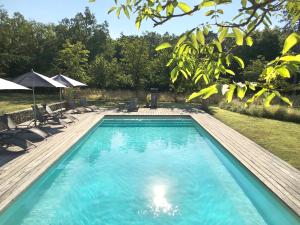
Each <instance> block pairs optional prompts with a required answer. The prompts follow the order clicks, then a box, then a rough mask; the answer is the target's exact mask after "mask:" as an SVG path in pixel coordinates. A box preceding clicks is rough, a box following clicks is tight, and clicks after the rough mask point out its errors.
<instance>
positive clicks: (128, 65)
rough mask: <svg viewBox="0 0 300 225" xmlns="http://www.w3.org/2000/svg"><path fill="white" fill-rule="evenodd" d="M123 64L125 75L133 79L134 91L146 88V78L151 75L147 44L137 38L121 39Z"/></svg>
mask: <svg viewBox="0 0 300 225" xmlns="http://www.w3.org/2000/svg"><path fill="white" fill-rule="evenodd" d="M119 43H120V45H121V52H120V54H121V59H120V61H121V64H122V68H123V70H124V72H125V74H126V75H127V76H129V77H131V79H132V81H133V88H134V90H136V91H138V90H139V89H141V88H142V87H143V86H144V78H145V77H147V75H148V74H149V67H148V63H149V48H148V45H147V42H146V41H145V40H143V39H142V38H139V37H136V36H130V37H124V36H123V37H121V38H120V39H119Z"/></svg>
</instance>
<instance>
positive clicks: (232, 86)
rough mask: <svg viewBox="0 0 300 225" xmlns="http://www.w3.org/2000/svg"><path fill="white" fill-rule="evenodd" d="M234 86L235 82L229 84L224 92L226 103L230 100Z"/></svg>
mask: <svg viewBox="0 0 300 225" xmlns="http://www.w3.org/2000/svg"><path fill="white" fill-rule="evenodd" d="M235 88H236V85H235V84H230V86H229V90H228V92H227V93H226V100H227V102H228V103H230V102H231V101H232V98H233V93H234V90H235Z"/></svg>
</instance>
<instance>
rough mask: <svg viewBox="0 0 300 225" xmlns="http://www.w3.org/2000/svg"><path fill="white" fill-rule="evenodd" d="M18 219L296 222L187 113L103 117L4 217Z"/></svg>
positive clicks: (243, 224) (147, 223) (239, 224)
mask: <svg viewBox="0 0 300 225" xmlns="http://www.w3.org/2000/svg"><path fill="white" fill-rule="evenodd" d="M0 224H1V225H4V224H5V225H10V224H11V225H15V224H30V225H31V224H32V225H35V224H38V225H42V224H51V225H57V224H64V225H65V224H92V225H93V224H95V225H96V224H97V225H98V224H101V225H102V224H108V225H115V224H122V225H123V224H133V225H136V224H140V225H151V224H164V225H165V224H182V225H185V224H187V225H190V224H212V225H215V224H219V225H223V224H224V225H253V224H256V225H264V224H268V225H296V224H300V220H299V217H297V216H296V215H295V214H294V213H293V212H292V211H290V210H289V209H288V208H287V207H286V206H285V205H284V204H283V203H282V202H281V201H279V200H278V199H277V197H276V196H274V195H273V193H271V192H270V191H269V190H268V189H267V188H266V187H265V186H264V185H263V184H262V183H261V182H260V181H258V180H257V179H256V178H255V177H254V176H252V175H251V173H250V172H249V171H248V170H247V169H246V168H244V167H243V166H242V165H241V164H240V163H239V162H238V161H236V160H235V159H234V157H232V156H231V155H230V154H229V153H228V152H227V151H226V150H225V149H224V148H223V147H222V146H221V145H220V144H219V143H218V142H216V141H215V140H214V139H213V138H212V137H211V136H210V135H209V134H208V133H207V132H206V131H205V130H204V129H202V128H201V127H200V126H199V125H198V124H197V123H196V122H194V121H193V120H192V119H191V118H189V117H105V118H104V119H102V120H101V121H100V122H99V124H98V125H97V126H96V127H94V128H93V129H92V130H91V131H90V132H89V133H88V134H87V135H86V136H85V137H84V138H82V139H81V140H80V141H79V142H78V143H77V144H76V145H75V146H73V147H72V149H70V151H69V152H68V153H67V154H66V155H64V156H63V158H62V159H60V160H59V161H58V162H57V163H55V164H54V165H53V166H52V167H51V168H49V170H47V172H46V173H45V174H44V175H43V176H41V177H40V178H39V179H38V180H37V181H36V182H35V183H34V184H33V185H32V186H31V187H30V188H29V189H27V190H26V191H25V192H24V193H23V194H22V195H21V196H20V197H19V198H18V199H17V200H16V201H15V202H14V203H13V204H12V205H11V206H10V207H8V208H7V209H6V210H5V211H4V212H3V213H2V214H1V215H0Z"/></svg>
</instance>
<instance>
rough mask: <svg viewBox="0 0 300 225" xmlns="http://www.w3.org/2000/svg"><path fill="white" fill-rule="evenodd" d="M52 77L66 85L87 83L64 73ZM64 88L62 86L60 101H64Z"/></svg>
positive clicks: (74, 85) (83, 85)
mask: <svg viewBox="0 0 300 225" xmlns="http://www.w3.org/2000/svg"><path fill="white" fill-rule="evenodd" d="M51 79H53V80H55V81H57V82H59V83H61V84H63V85H65V86H66V87H86V86H87V84H84V83H81V82H79V81H77V80H74V79H72V78H70V77H67V76H64V75H62V74H58V75H55V76H53V77H51ZM61 92H62V88H60V102H62V93H61Z"/></svg>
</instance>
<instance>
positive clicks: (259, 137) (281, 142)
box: [210, 107, 300, 169]
mask: <svg viewBox="0 0 300 225" xmlns="http://www.w3.org/2000/svg"><path fill="white" fill-rule="evenodd" d="M210 109H211V113H212V115H213V116H214V117H216V118H217V119H219V120H220V121H222V122H223V123H225V124H227V125H228V126H230V127H232V128H233V129H235V130H236V131H238V132H240V133H241V134H243V135H245V136H246V137H248V138H250V139H251V140H253V141H255V142H256V143H257V144H259V145H261V146H262V147H264V148H265V149H267V150H269V151H270V152H272V153H273V154H274V155H277V156H278V157H279V158H281V159H283V160H285V161H286V162H288V163H289V164H291V165H292V166H294V167H295V168H297V169H300V124H297V123H291V122H282V121H277V120H270V119H263V118H257V117H252V116H247V115H242V114H239V113H234V112H230V111H227V110H223V109H220V108H217V107H211V108H210Z"/></svg>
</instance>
